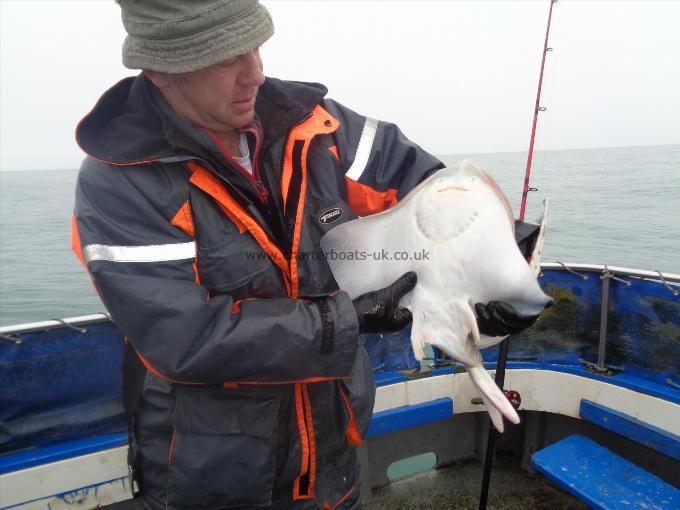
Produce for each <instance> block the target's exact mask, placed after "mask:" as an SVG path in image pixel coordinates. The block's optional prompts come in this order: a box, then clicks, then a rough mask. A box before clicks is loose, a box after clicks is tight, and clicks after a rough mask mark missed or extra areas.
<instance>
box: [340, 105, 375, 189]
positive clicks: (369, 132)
mask: <svg viewBox="0 0 680 510" xmlns="http://www.w3.org/2000/svg"><path fill="white" fill-rule="evenodd" d="M376 131H378V121H377V120H375V119H371V118H370V117H366V122H364V129H362V130H361V138H360V139H359V145H358V146H357V153H356V154H355V156H354V162H353V163H352V166H351V167H349V170H347V172H345V175H346V176H347V177H349V178H350V179H352V180H354V181H358V180H359V177H361V174H362V173H364V169H365V168H366V164H367V163H368V157H369V156H370V155H371V148H372V147H373V140H374V139H375V133H376Z"/></svg>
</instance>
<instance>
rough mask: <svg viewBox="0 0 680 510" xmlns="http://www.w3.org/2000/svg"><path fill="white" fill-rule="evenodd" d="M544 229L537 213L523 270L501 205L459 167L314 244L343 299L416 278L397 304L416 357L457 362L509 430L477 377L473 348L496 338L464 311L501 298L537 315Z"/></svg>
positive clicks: (501, 400) (480, 175)
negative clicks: (432, 352) (408, 321)
mask: <svg viewBox="0 0 680 510" xmlns="http://www.w3.org/2000/svg"><path fill="white" fill-rule="evenodd" d="M544 205H546V204H545V203H544ZM546 225H547V209H544V212H543V215H542V217H541V227H540V230H539V235H538V239H537V242H536V246H535V248H534V251H533V254H532V258H531V265H530V264H529V263H527V261H526V260H525V259H524V258H523V256H522V254H521V253H520V250H519V248H518V247H517V244H516V242H515V237H514V219H513V214H512V210H511V208H510V205H509V203H508V200H507V198H506V197H505V195H503V192H502V191H501V189H500V188H499V187H498V185H497V184H496V182H495V181H494V180H493V179H492V178H491V177H490V176H489V175H487V174H486V173H485V172H483V171H482V170H480V169H479V168H478V167H477V166H476V165H474V164H472V163H471V162H469V161H467V160H465V161H462V162H461V163H460V164H459V165H458V167H457V168H444V169H441V170H439V171H438V172H436V173H435V174H433V175H431V176H430V177H428V178H427V179H426V180H424V181H423V182H422V183H420V184H419V185H418V186H416V187H415V188H414V189H413V190H411V191H410V192H409V193H408V194H407V195H406V196H405V197H404V198H403V199H402V200H401V201H400V202H399V203H398V204H396V205H395V206H394V207H392V208H390V209H388V210H386V211H383V212H380V213H378V214H374V215H371V216H366V217H363V218H359V219H356V220H353V221H350V222H347V223H344V224H342V225H339V226H337V227H335V228H334V229H332V230H331V231H330V232H328V233H327V234H326V235H325V236H324V237H323V238H322V239H321V247H322V249H323V251H324V254H325V256H326V259H327V261H328V263H329V265H330V267H331V270H332V272H333V276H334V277H335V280H336V282H337V283H338V285H339V287H340V288H341V289H343V290H345V291H346V292H347V293H348V294H349V295H350V297H352V298H355V297H357V296H359V295H361V294H363V293H365V292H368V291H372V290H376V289H380V288H383V287H386V286H387V285H390V284H391V283H393V282H394V281H395V280H396V279H397V278H399V277H400V276H401V275H402V274H404V273H405V272H407V271H415V272H416V274H417V275H418V283H417V284H416V287H415V288H414V289H413V291H412V292H410V293H409V294H407V295H406V296H404V298H403V299H402V301H401V305H402V306H406V307H407V308H409V310H411V313H412V314H413V327H412V330H411V344H412V347H413V352H414V354H415V356H416V358H417V359H419V360H422V359H423V356H424V351H423V348H424V346H425V345H426V344H430V345H432V346H435V347H437V348H439V349H441V350H442V351H443V352H445V353H446V354H448V355H449V356H451V357H452V358H454V359H456V360H457V361H459V362H461V363H463V364H464V365H465V367H466V369H467V371H468V374H469V376H470V380H471V382H472V384H473V385H474V387H475V388H476V389H477V390H478V392H479V393H480V395H481V397H482V400H483V401H484V403H485V405H486V408H487V411H488V412H489V416H490V417H491V420H492V421H493V423H494V426H495V427H496V428H497V429H498V430H499V431H501V432H502V431H503V420H502V416H505V417H506V418H507V419H508V420H510V421H511V422H513V423H518V422H519V417H518V415H517V413H516V412H515V410H514V409H513V408H512V406H511V405H510V403H509V402H508V400H507V398H506V397H505V395H504V394H503V393H502V391H501V390H500V389H499V388H498V386H497V385H496V384H495V382H494V381H493V379H492V378H491V376H490V375H489V373H488V372H487V371H486V370H484V367H483V363H482V357H481V353H480V352H479V350H480V349H481V348H485V347H489V346H492V345H495V344H497V343H499V342H500V341H501V340H503V338H504V337H488V336H485V335H480V332H479V329H478V327H477V319H476V316H475V313H474V304H475V303H488V302H489V301H504V302H507V303H509V304H511V305H512V306H513V307H514V308H515V309H516V310H517V312H518V313H520V314H522V315H537V314H539V313H540V312H541V311H542V310H543V309H544V308H545V306H546V305H547V304H548V303H549V302H550V301H551V300H550V298H549V297H548V296H546V295H545V294H544V293H543V291H542V290H541V288H540V286H539V285H538V281H537V279H536V274H537V271H538V270H540V257H541V253H542V250H543V244H544V242H545V236H546V232H547V231H546Z"/></svg>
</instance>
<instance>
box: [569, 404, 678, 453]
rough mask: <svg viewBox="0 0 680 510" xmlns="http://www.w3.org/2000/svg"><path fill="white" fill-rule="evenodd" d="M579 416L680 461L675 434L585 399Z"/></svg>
mask: <svg viewBox="0 0 680 510" xmlns="http://www.w3.org/2000/svg"><path fill="white" fill-rule="evenodd" d="M579 415H580V416H581V418H582V419H584V420H588V421H589V422H591V423H594V424H595V425H599V426H600V427H602V428H604V429H607V430H610V431H611V432H615V433H617V434H620V435H622V436H624V437H627V438H628V439H631V440H632V441H635V442H636V443H640V444H642V445H645V446H647V447H649V448H651V449H653V450H656V451H657V452H659V453H662V454H664V455H666V456H667V457H670V458H672V459H674V460H677V461H680V436H677V435H676V434H673V433H671V432H668V431H665V430H662V429H660V428H658V427H655V426H654V425H650V424H649V423H645V422H643V421H641V420H638V419H637V418H634V417H632V416H629V415H627V414H624V413H622V412H620V411H616V410H615V409H610V408H609V407H605V406H603V405H600V404H597V403H595V402H592V401H590V400H585V399H583V400H581V407H580V410H579Z"/></svg>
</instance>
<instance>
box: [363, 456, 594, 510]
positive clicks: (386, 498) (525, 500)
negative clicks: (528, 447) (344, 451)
mask: <svg viewBox="0 0 680 510" xmlns="http://www.w3.org/2000/svg"><path fill="white" fill-rule="evenodd" d="M518 463H519V459H518V458H517V457H516V456H514V455H512V454H508V453H500V454H498V455H497V456H496V461H495V463H494V468H493V473H492V475H491V487H490V489H489V498H488V502H487V508H488V509H489V510H495V509H498V510H501V509H507V510H511V509H521V510H528V509H532V510H540V509H550V510H557V509H565V510H566V509H582V508H587V506H586V505H585V504H584V503H582V502H580V501H578V500H577V499H576V498H574V497H573V496H571V495H570V494H568V493H566V492H564V491H562V490H561V489H559V488H557V487H556V486H554V485H552V484H551V483H550V482H548V481H547V480H546V479H545V478H543V477H542V476H541V475H539V474H530V473H528V472H527V471H524V470H522V469H520V467H519V465H518ZM481 483H482V465H481V464H480V463H479V462H477V461H475V460H471V461H467V462H463V463H461V464H457V465H454V466H450V467H448V468H446V469H439V470H429V471H425V472H423V473H420V474H418V475H415V476H412V477H409V478H405V479H402V480H399V481H396V482H393V483H391V484H390V485H387V486H385V487H382V488H379V489H374V490H373V492H372V494H371V497H370V500H369V501H367V502H366V503H365V504H364V509H365V510H387V509H399V510H416V509H418V510H423V509H433V510H434V509H436V510H446V509H456V510H462V509H475V510H476V509H477V508H478V507H479V492H480V488H481Z"/></svg>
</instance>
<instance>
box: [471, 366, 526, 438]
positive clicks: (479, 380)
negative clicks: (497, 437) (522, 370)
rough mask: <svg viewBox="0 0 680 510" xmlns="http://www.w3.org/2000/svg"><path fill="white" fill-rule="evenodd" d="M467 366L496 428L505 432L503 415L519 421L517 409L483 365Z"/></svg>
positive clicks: (513, 420) (515, 421) (513, 421)
mask: <svg viewBox="0 0 680 510" xmlns="http://www.w3.org/2000/svg"><path fill="white" fill-rule="evenodd" d="M465 368H466V369H467V372H468V374H470V380H471V381H472V384H473V385H474V387H475V388H477V391H478V392H479V394H480V396H481V397H482V401H483V402H484V405H486V410H487V411H488V413H489V417H490V418H491V422H492V423H493V425H494V427H496V430H498V432H503V416H505V417H506V418H507V419H508V420H510V421H511V422H512V423H515V424H517V423H519V416H518V415H517V411H515V409H514V408H513V407H512V405H510V402H509V401H508V399H507V398H506V397H505V395H504V394H503V392H502V391H501V390H500V389H499V388H498V386H496V383H495V382H494V380H493V379H492V378H491V375H489V372H487V371H486V370H485V369H484V367H483V366H467V367H465Z"/></svg>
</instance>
